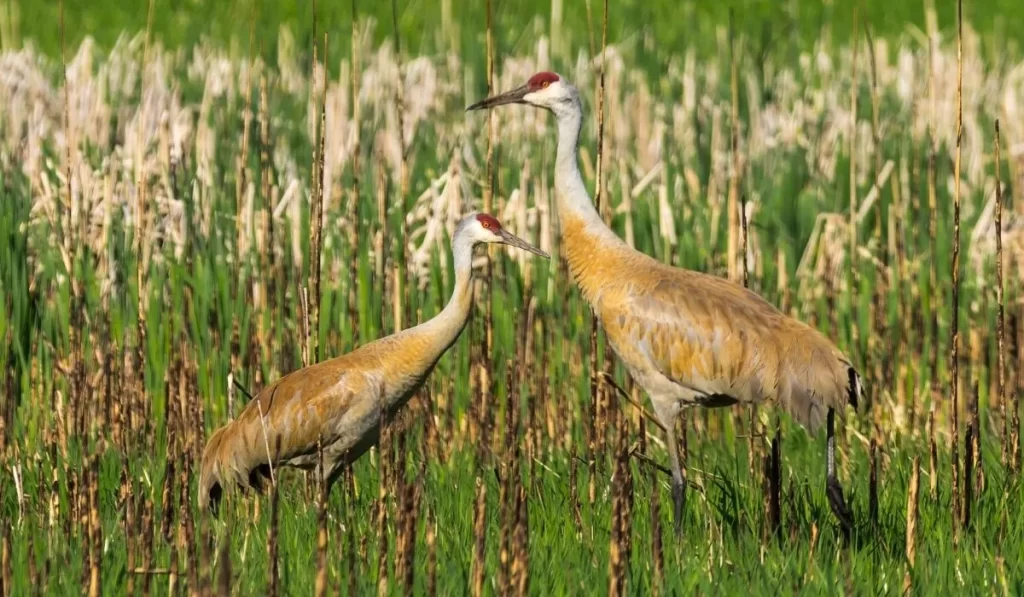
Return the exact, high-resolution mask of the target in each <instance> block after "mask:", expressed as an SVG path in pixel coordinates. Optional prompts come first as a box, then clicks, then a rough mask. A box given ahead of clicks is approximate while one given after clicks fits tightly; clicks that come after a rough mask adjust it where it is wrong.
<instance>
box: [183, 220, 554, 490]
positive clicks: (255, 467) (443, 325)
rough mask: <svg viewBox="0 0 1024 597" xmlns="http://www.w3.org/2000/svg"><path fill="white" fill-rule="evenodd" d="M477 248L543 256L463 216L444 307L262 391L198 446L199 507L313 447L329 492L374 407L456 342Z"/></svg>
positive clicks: (403, 396) (305, 458)
mask: <svg viewBox="0 0 1024 597" xmlns="http://www.w3.org/2000/svg"><path fill="white" fill-rule="evenodd" d="M481 243H503V244H506V245H511V246H513V247H518V248H520V249H523V250H526V251H529V252H531V253H533V254H535V255H540V256H541V257H545V258H547V257H548V255H547V253H545V252H543V251H541V250H540V249H537V248H536V247H534V246H532V245H530V244H528V243H527V242H526V241H524V240H522V239H520V238H518V237H516V236H515V235H513V234H512V233H510V232H508V231H507V230H505V229H504V228H502V227H501V223H500V222H498V220H497V219H496V218H494V217H493V216H490V215H488V214H484V213H480V214H471V215H469V216H467V217H466V218H464V219H463V220H462V221H461V222H460V223H459V225H458V227H457V228H456V230H455V235H454V237H453V239H452V253H453V254H454V263H455V290H454V292H453V293H452V297H451V299H450V300H449V301H448V304H447V305H446V306H445V308H444V309H443V310H442V311H441V312H440V313H439V314H438V315H437V316H436V317H434V318H433V319H431V320H430V321H427V322H425V323H422V324H420V325H418V326H416V327H413V328H409V329H406V330H403V331H401V332H398V333H396V334H393V335H391V336H388V337H386V338H381V339H379V340H376V341H374V342H371V343H369V344H366V345H364V346H361V347H359V348H358V349H356V350H354V351H352V352H350V353H348V354H346V355H343V356H340V357H337V358H334V359H330V360H328V361H324V362H322V363H317V364H316V365H311V366H309V367H304V368H302V369H299V370H298V371H293V372H292V373H289V374H288V375H285V376H284V377H282V378H280V379H278V380H277V381H276V382H274V383H272V384H270V385H269V386H267V387H266V388H264V389H263V391H262V392H260V393H259V395H258V396H257V397H256V398H254V399H253V400H252V401H250V402H249V404H247V405H246V407H245V410H243V411H242V413H241V414H240V415H239V416H238V418H236V419H235V420H234V421H231V422H229V423H227V424H226V425H224V426H223V427H221V428H220V429H218V430H217V431H216V432H215V433H214V434H213V436H211V437H210V441H209V442H208V443H207V444H206V449H205V450H204V451H203V462H202V467H201V472H200V478H199V507H200V509H202V510H205V509H206V508H207V507H208V506H210V505H211V502H212V509H214V510H216V507H217V505H218V503H219V501H220V498H221V495H222V492H223V490H224V489H225V487H226V486H235V485H237V486H241V487H244V488H253V489H256V490H259V489H260V488H261V486H262V479H261V477H263V478H270V476H271V472H272V471H271V467H272V466H274V467H276V466H282V465H284V466H293V467H297V468H304V469H312V468H314V467H316V465H317V442H318V441H319V442H320V443H321V445H322V447H323V461H324V476H325V478H326V482H327V490H328V491H330V487H331V486H332V485H333V483H334V481H335V480H336V478H337V475H338V473H339V472H340V471H341V469H342V466H343V465H344V464H345V463H348V462H352V461H354V460H355V459H357V458H359V457H360V456H361V455H362V454H363V453H364V452H366V450H367V449H368V448H369V447H370V446H372V445H374V444H375V443H376V442H377V439H378V434H379V431H380V414H381V412H382V410H386V412H387V415H388V416H391V415H392V414H394V413H395V412H396V411H397V410H398V409H399V408H401V407H402V406H404V405H405V403H406V402H408V400H409V398H410V397H411V396H412V395H413V394H414V393H415V392H416V390H417V389H418V388H419V387H420V385H421V384H422V383H423V381H424V380H425V379H426V378H427V376H428V375H430V372H431V370H433V368H434V365H435V364H436V363H437V361H438V359H440V358H441V355H443V354H444V353H445V351H446V350H448V348H449V347H451V345H452V344H454V343H455V340H456V339H457V338H458V337H459V334H460V333H461V332H462V328H463V327H465V325H466V322H467V321H468V320H469V315H470V308H471V307H472V301H473V296H472V295H473V290H472V281H473V264H472V261H473V248H474V247H475V246H476V245H478V244H481Z"/></svg>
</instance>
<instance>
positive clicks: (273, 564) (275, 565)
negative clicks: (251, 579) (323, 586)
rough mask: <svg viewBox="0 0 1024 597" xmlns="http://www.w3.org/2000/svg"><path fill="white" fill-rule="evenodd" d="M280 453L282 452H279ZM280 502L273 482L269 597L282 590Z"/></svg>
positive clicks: (271, 491) (268, 570) (269, 543)
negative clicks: (278, 525) (278, 519)
mask: <svg viewBox="0 0 1024 597" xmlns="http://www.w3.org/2000/svg"><path fill="white" fill-rule="evenodd" d="M277 452H280V450H277ZM279 501H280V497H279V493H278V484H277V482H276V481H274V480H271V482H270V531H269V537H268V538H267V576H268V579H267V597H277V595H278V594H279V593H280V590H281V575H280V570H279V562H278V539H277V537H278V529H277V514H278V502H279Z"/></svg>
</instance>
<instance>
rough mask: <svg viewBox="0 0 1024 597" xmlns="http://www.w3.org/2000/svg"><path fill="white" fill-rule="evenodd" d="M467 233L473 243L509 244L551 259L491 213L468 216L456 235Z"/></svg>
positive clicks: (461, 223)
mask: <svg viewBox="0 0 1024 597" xmlns="http://www.w3.org/2000/svg"><path fill="white" fill-rule="evenodd" d="M462 235H466V237H467V238H468V240H470V241H471V242H472V244H474V245H475V244H477V243H499V244H503V245H509V246H512V247H516V248H517V249H522V250H524V251H528V252H530V253H533V254H534V255H540V256H541V257H544V258H545V259H549V258H550V255H548V254H547V253H545V252H544V251H541V250H540V249H538V248H537V247H535V246H533V245H531V244H530V243H528V242H526V241H525V240H523V239H521V238H519V237H518V236H516V235H514V234H512V233H511V232H509V231H508V230H505V229H504V228H502V226H501V222H499V221H498V218H495V217H494V216H492V215H490V214H485V213H475V214H470V215H468V216H466V217H465V218H464V219H463V220H462V222H460V223H459V226H458V228H457V229H456V230H455V236H456V237H459V236H462Z"/></svg>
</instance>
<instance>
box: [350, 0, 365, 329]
mask: <svg viewBox="0 0 1024 597" xmlns="http://www.w3.org/2000/svg"><path fill="white" fill-rule="evenodd" d="M358 14H359V13H358V11H357V9H356V0H352V69H351V71H352V72H351V77H350V81H349V85H350V86H351V91H350V95H351V97H352V136H353V140H352V141H353V148H352V185H351V194H350V196H349V207H348V220H349V224H350V225H351V227H352V228H351V237H350V238H349V243H350V244H349V250H350V259H349V268H350V271H351V272H352V278H351V279H352V280H356V279H357V278H358V275H357V274H358V273H359V256H360V246H359V226H360V216H359V201H360V191H359V183H360V179H361V174H362V173H361V170H360V168H361V163H360V159H361V157H362V141H361V136H360V131H361V129H362V104H361V102H360V101H359V78H360V76H361V75H362V66H361V63H360V57H359V50H360V44H359V35H358V25H359V22H358ZM357 298H358V297H357V294H356V286H355V284H354V283H350V284H349V288H348V318H349V327H350V328H351V330H352V343H353V344H356V343H358V341H359V312H358V301H357Z"/></svg>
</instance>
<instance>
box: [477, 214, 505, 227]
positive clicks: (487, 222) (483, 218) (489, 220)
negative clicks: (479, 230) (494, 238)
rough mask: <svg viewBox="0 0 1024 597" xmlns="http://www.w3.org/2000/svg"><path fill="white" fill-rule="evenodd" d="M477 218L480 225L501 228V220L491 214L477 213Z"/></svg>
mask: <svg viewBox="0 0 1024 597" xmlns="http://www.w3.org/2000/svg"><path fill="white" fill-rule="evenodd" d="M476 219H477V221H478V222H480V225H481V226H483V227H484V228H487V229H488V230H501V222H499V221H498V218H496V217H494V216H492V215H490V214H477V215H476Z"/></svg>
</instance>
